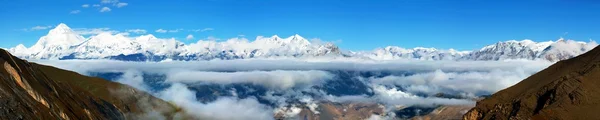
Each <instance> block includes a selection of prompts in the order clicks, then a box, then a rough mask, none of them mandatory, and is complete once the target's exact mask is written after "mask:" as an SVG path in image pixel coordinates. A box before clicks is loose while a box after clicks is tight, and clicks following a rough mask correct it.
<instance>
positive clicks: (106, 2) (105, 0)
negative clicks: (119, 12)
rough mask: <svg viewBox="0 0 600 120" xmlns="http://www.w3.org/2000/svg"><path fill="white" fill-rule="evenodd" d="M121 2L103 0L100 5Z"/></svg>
mask: <svg viewBox="0 0 600 120" xmlns="http://www.w3.org/2000/svg"><path fill="white" fill-rule="evenodd" d="M118 2H119V0H102V1H100V3H102V4H111V3H118Z"/></svg>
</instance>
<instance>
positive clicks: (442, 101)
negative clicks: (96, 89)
mask: <svg viewBox="0 0 600 120" xmlns="http://www.w3.org/2000/svg"><path fill="white" fill-rule="evenodd" d="M32 61H33V62H37V63H41V64H46V65H51V66H56V67H59V68H62V69H67V70H73V71H76V72H79V73H82V74H89V73H91V72H119V73H122V75H121V76H120V77H119V78H117V79H115V81H117V82H120V83H124V84H127V85H130V86H134V87H135V88H138V89H141V90H145V91H150V89H151V88H150V87H151V86H152V85H149V84H148V83H147V82H145V78H144V77H143V75H144V74H160V75H165V78H164V82H165V83H166V84H170V86H168V87H167V88H166V89H164V90H159V91H150V92H152V93H153V94H154V95H156V96H158V97H160V98H162V99H164V100H167V101H171V102H173V103H175V104H177V105H180V106H182V107H183V108H184V109H185V110H186V111H189V112H193V113H190V114H196V115H198V116H196V117H198V118H203V119H248V118H251V119H273V115H274V114H275V112H282V111H284V110H288V111H284V112H285V113H283V114H284V115H285V116H288V117H294V115H296V114H298V113H299V111H298V110H299V108H302V107H306V108H308V109H309V110H311V111H313V112H314V113H319V109H318V107H319V106H318V105H317V104H318V103H319V102H320V101H331V102H376V103H379V104H383V105H385V106H387V107H386V108H387V109H388V110H393V108H395V107H394V106H397V105H402V106H411V105H473V104H474V103H475V101H473V100H472V98H475V97H477V96H478V95H485V94H489V93H494V92H496V91H498V90H501V89H504V88H506V87H509V86H511V85H514V84H516V83H517V82H519V81H520V80H522V79H524V78H526V77H528V76H529V75H531V74H534V73H536V72H538V71H539V70H541V69H543V68H545V67H547V66H549V65H550V64H552V63H551V62H547V61H528V60H522V61H519V60H517V61H412V60H398V61H353V60H342V61H336V60H329V61H324V60H299V59H249V60H226V61H223V60H214V61H187V62H184V61H169V62H124V61H111V60H61V61H55V60H32ZM202 84H206V86H204V87H210V85H217V86H213V87H211V88H210V89H211V90H215V89H216V91H213V93H218V95H217V96H216V98H215V100H210V101H205V102H201V101H200V99H205V98H199V96H197V95H198V94H202V95H201V96H205V97H206V95H209V96H210V95H213V93H210V92H209V93H208V94H207V93H199V92H202V91H195V90H193V89H192V88H194V89H198V85H200V86H202ZM236 84H237V85H240V86H238V87H226V86H228V85H236ZM360 84H364V85H365V86H366V87H364V88H356V89H357V90H360V89H363V90H364V91H366V93H365V94H362V93H361V94H355V95H344V94H341V95H336V94H333V93H332V92H353V91H351V90H347V89H342V88H340V89H333V88H332V89H328V88H329V87H332V86H348V87H359V86H360ZM253 86H254V87H253ZM256 86H260V87H258V88H257V87H256ZM261 87H264V88H266V91H264V92H262V93H261V92H258V93H256V91H260V90H259V89H260V88H261ZM438 93H444V94H448V95H454V96H458V97H455V98H445V97H436V96H434V95H435V94H438ZM242 96H245V97H242ZM231 113H236V114H231Z"/></svg>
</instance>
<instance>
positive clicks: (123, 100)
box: [0, 49, 179, 120]
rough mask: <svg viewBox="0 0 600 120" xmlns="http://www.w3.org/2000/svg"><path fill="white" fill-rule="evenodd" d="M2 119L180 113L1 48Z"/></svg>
mask: <svg viewBox="0 0 600 120" xmlns="http://www.w3.org/2000/svg"><path fill="white" fill-rule="evenodd" d="M0 64H1V65H2V68H1V69H0V119H9V120H14V119H26V120H32V119H64V120H69V119H99V120H105V119H144V118H145V117H149V118H159V117H163V118H167V119H173V118H174V117H176V116H179V115H178V111H179V110H178V109H177V108H176V107H175V106H173V105H171V104H169V103H167V102H165V101H162V100H160V99H157V98H154V97H153V96H151V95H149V94H147V93H144V92H142V91H139V90H137V89H134V88H132V87H129V86H126V85H123V84H119V83H114V82H109V81H106V80H103V79H100V78H93V77H86V76H83V75H80V74H77V73H75V72H71V71H66V70H61V69H58V68H54V67H50V66H44V65H39V64H36V63H30V62H27V61H24V60H20V59H19V58H16V57H14V56H12V55H10V54H9V53H8V52H7V51H5V50H2V49H0Z"/></svg>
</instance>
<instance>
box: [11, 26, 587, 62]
mask: <svg viewBox="0 0 600 120" xmlns="http://www.w3.org/2000/svg"><path fill="white" fill-rule="evenodd" d="M597 45H598V44H597V43H596V42H594V41H590V42H588V43H586V42H578V41H573V40H564V39H562V38H561V39H559V40H557V41H548V42H533V41H531V40H522V41H514V40H511V41H505V42H498V43H496V44H493V45H488V46H485V47H483V48H482V49H480V50H475V51H457V50H454V49H449V50H437V49H435V48H422V47H417V48H412V49H406V48H401V47H396V46H388V47H384V48H378V49H375V50H373V51H360V52H354V51H344V50H340V49H339V48H338V47H337V46H336V45H335V44H333V43H320V42H312V43H311V42H310V41H309V40H307V39H305V38H303V37H301V36H300V35H294V36H290V37H287V38H280V37H278V36H276V35H275V36H272V37H263V36H258V37H257V38H256V39H255V40H253V41H250V40H248V39H246V38H232V39H229V40H227V41H223V42H217V41H215V40H207V41H205V40H200V41H198V42H196V43H191V44H187V45H186V44H184V43H182V42H180V41H177V40H175V39H173V38H171V39H161V38H156V37H154V36H153V35H151V34H148V35H142V36H137V37H129V36H125V35H123V34H115V35H113V34H111V33H100V34H98V35H94V36H90V37H89V38H84V37H83V36H81V35H79V34H77V33H75V32H74V31H73V30H71V28H69V27H68V26H67V25H65V24H62V23H61V24H59V25H58V26H56V28H54V29H52V30H50V31H49V32H48V34H47V35H46V36H43V37H41V38H40V39H39V40H38V42H37V43H36V44H35V45H33V46H31V47H29V48H27V47H25V46H24V45H22V44H20V45H18V46H16V47H14V48H10V49H9V52H11V53H12V54H14V55H15V56H18V57H20V58H24V59H54V60H63V59H112V60H122V61H164V60H178V61H195V60H215V59H216V60H231V59H248V58H314V57H319V58H332V59H335V58H356V59H368V60H396V59H416V60H506V59H528V60H534V59H543V60H549V61H558V60H564V59H568V58H572V57H574V56H577V55H579V54H582V53H585V52H586V51H589V50H590V49H592V48H594V47H595V46H597Z"/></svg>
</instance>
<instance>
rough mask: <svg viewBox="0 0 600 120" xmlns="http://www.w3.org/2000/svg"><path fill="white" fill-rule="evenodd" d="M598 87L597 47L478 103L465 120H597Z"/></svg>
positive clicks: (599, 55)
mask: <svg viewBox="0 0 600 120" xmlns="http://www.w3.org/2000/svg"><path fill="white" fill-rule="evenodd" d="M598 86H600V48H598V47H596V48H594V49H593V50H591V51H589V52H587V53H585V54H582V55H580V56H577V57H574V58H571V59H568V60H563V61H560V62H557V63H556V64H554V65H552V66H550V67H548V68H546V69H545V70H542V71H540V72H538V73H536V74H534V75H532V76H530V77H529V78H527V79H525V80H523V81H521V82H519V83H518V84H516V85H514V86H511V87H509V88H507V89H504V90H501V91H499V92H497V93H495V94H493V95H492V96H491V97H490V98H487V99H484V100H482V101H479V102H477V105H476V107H475V108H473V109H471V110H470V111H469V112H468V113H466V114H465V115H464V116H463V119H466V120H476V119H477V120H479V119H484V120H489V119H500V120H507V119H534V120H535V119H565V120H567V119H573V120H579V119H597V118H600V114H598V110H600V87H598Z"/></svg>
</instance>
